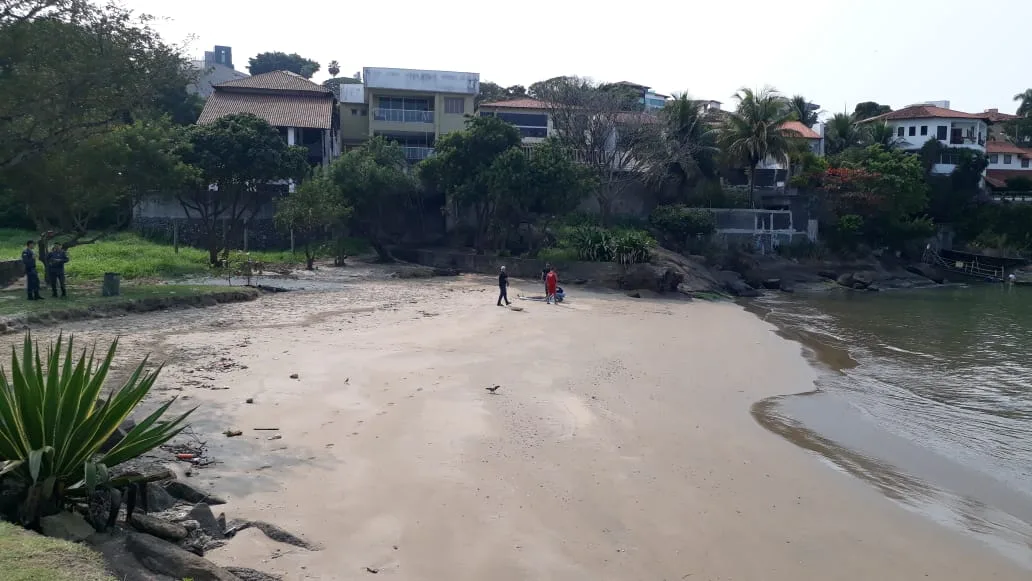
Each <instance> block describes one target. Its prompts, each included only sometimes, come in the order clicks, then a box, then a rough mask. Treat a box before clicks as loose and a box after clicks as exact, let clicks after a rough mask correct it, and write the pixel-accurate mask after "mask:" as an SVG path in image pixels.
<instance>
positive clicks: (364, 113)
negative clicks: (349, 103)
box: [362, 109, 369, 117]
mask: <svg viewBox="0 0 1032 581" xmlns="http://www.w3.org/2000/svg"><path fill="white" fill-rule="evenodd" d="M368 115H369V110H368V109H362V116H363V117H366V116H368Z"/></svg>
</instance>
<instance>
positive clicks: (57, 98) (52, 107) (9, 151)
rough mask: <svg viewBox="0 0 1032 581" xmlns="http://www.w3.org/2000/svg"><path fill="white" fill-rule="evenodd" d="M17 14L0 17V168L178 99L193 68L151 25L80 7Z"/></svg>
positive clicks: (118, 11) (51, 5)
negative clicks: (0, 70)
mask: <svg viewBox="0 0 1032 581" xmlns="http://www.w3.org/2000/svg"><path fill="white" fill-rule="evenodd" d="M33 7H34V8H40V7H44V10H43V11H42V12H39V11H33ZM17 8H20V9H21V10H24V12H20V11H19V12H18V14H21V16H17V15H15V13H14V12H9V11H7V9H6V8H5V10H4V11H3V12H0V63H3V71H4V72H3V74H2V75H0V119H3V120H4V122H3V123H0V171H3V170H5V169H7V168H10V167H13V166H15V165H18V164H20V163H23V162H28V161H31V160H33V159H34V158H36V157H38V156H42V155H45V154H49V153H52V152H54V151H58V150H64V149H65V148H66V147H67V146H69V145H71V146H75V145H78V144H80V143H81V142H82V141H83V140H86V139H89V138H90V137H92V136H94V135H97V134H100V133H104V132H106V131H107V130H108V128H110V127H111V126H113V125H118V124H123V123H127V122H131V121H132V120H133V119H135V118H139V117H141V116H144V117H145V116H147V115H149V114H151V113H154V112H159V113H160V112H162V110H163V109H162V108H163V107H170V106H172V105H173V104H174V102H175V101H176V100H177V99H179V97H183V98H185V97H184V96H183V95H181V94H179V95H177V91H180V90H181V89H182V88H183V87H185V86H186V85H187V84H188V83H189V82H190V81H191V80H192V78H193V75H194V71H193V69H192V68H191V67H190V66H189V63H188V62H187V61H186V59H184V58H183V57H182V56H181V55H180V54H179V53H178V49H176V48H175V47H172V46H169V45H166V44H164V43H163V42H162V41H161V39H160V38H159V37H158V36H157V34H156V33H155V32H154V30H153V29H151V28H149V22H150V20H149V19H148V18H146V17H135V16H133V15H132V14H131V13H129V12H128V11H127V10H125V9H122V8H120V7H118V6H117V5H115V4H106V5H98V4H94V3H92V2H79V1H61V0H58V1H47V2H44V1H42V0H40V1H32V0H28V1H23V2H18V3H17ZM44 15H45V17H44Z"/></svg>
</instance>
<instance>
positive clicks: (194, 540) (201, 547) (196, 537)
mask: <svg viewBox="0 0 1032 581" xmlns="http://www.w3.org/2000/svg"><path fill="white" fill-rule="evenodd" d="M225 544H226V541H223V540H219V539H213V538H212V537H211V535H209V534H208V533H206V532H204V531H203V530H201V529H196V530H192V531H190V536H188V537H187V538H186V539H185V540H183V541H181V542H180V543H179V546H180V547H182V548H183V549H185V550H187V551H190V552H191V553H193V554H195V555H197V556H199V557H203V556H204V554H205V553H207V552H208V551H211V550H214V549H217V548H219V547H222V546H225Z"/></svg>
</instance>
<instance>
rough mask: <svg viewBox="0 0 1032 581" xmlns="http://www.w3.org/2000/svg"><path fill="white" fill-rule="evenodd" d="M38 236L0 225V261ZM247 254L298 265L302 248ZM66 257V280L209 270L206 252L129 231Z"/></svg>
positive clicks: (15, 255) (12, 256)
mask: <svg viewBox="0 0 1032 581" xmlns="http://www.w3.org/2000/svg"><path fill="white" fill-rule="evenodd" d="M38 237H39V235H38V234H34V233H33V232H31V231H28V230H12V229H5V228H0V260H11V259H16V258H18V257H20V256H21V252H22V249H24V248H25V241H26V240H29V239H33V240H35V239H37V238H38ZM58 241H60V239H58ZM349 246H354V247H355V250H354V252H353V253H358V252H360V251H361V249H362V246H363V245H362V244H361V243H353V244H349ZM349 250H350V249H349ZM250 254H251V258H252V259H254V260H256V261H260V262H264V263H266V264H301V263H303V262H304V259H305V255H304V251H303V250H302V249H300V248H298V252H297V253H296V254H292V253H291V252H290V251H289V250H285V251H255V252H251V253H250ZM68 258H69V262H68V266H67V267H65V272H66V274H67V275H68V279H69V281H82V280H99V279H101V278H102V277H103V276H104V273H105V272H117V273H119V274H121V275H122V279H123V280H132V279H139V278H144V279H146V278H152V279H154V278H179V277H183V276H187V275H192V274H205V273H209V272H211V268H209V266H208V251H206V250H201V249H198V248H189V247H185V246H183V247H180V248H179V252H178V253H176V252H175V251H174V250H173V249H172V246H171V245H164V244H158V243H156V242H151V241H150V240H146V239H144V238H141V237H140V236H138V235H136V234H133V233H131V232H121V233H118V234H113V235H111V236H108V237H106V238H104V239H102V240H100V241H98V242H94V243H93V244H84V245H81V246H75V247H73V248H71V249H70V250H69V251H68ZM41 266H42V265H41ZM41 274H42V273H41Z"/></svg>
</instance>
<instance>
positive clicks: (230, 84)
mask: <svg viewBox="0 0 1032 581" xmlns="http://www.w3.org/2000/svg"><path fill="white" fill-rule="evenodd" d="M215 88H216V90H217V89H228V90H231V91H234V92H235V91H236V90H238V89H239V90H245V91H246V90H251V89H254V90H262V91H298V92H302V93H314V94H320V95H323V94H330V95H332V94H333V91H331V90H330V89H327V88H326V87H324V86H322V85H320V84H318V83H313V82H312V81H309V80H308V79H306V78H304V77H302V76H301V75H299V74H296V73H292V72H290V71H271V72H268V73H261V74H259V75H254V76H253V77H247V78H244V79H237V80H235V81H227V82H225V83H219V84H218V85H215Z"/></svg>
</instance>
